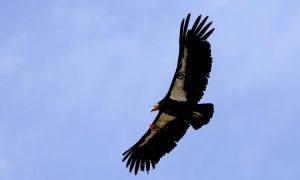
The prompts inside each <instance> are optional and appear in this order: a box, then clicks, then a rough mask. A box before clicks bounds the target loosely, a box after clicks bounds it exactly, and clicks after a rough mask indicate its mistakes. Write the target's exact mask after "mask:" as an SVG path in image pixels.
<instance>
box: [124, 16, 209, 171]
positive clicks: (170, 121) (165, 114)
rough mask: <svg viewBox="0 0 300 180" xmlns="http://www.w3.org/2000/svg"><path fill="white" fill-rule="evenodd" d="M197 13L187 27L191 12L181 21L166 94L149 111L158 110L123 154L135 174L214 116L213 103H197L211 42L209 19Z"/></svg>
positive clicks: (205, 72) (207, 72)
mask: <svg viewBox="0 0 300 180" xmlns="http://www.w3.org/2000/svg"><path fill="white" fill-rule="evenodd" d="M207 18H208V17H206V18H204V19H203V20H202V21H201V22H200V20H201V16H199V17H198V18H197V19H196V21H195V23H194V25H193V27H192V28H191V29H190V30H188V22H189V19H190V14H189V15H188V16H187V18H186V19H183V20H182V23H181V27H180V36H179V44H180V46H179V57H178V64H177V68H176V71H175V74H174V77H173V80H172V83H171V86H170V89H169V91H168V93H167V94H166V96H165V97H164V98H163V99H162V100H161V101H159V102H158V103H157V104H156V105H155V106H153V109H152V110H159V112H158V114H157V116H156V118H155V120H154V121H153V122H152V124H151V125H150V127H149V129H148V131H147V132H146V133H145V134H144V135H143V136H142V138H141V139H140V140H139V141H138V142H137V143H136V144H135V145H133V146H132V147H131V148H130V149H128V150H127V151H125V152H124V153H123V156H124V158H123V161H125V160H127V163H126V167H129V170H130V172H131V171H132V170H133V169H134V172H135V174H136V173H137V172H138V171H139V170H141V171H147V172H148V171H149V170H150V165H151V166H152V168H153V169H154V168H155V165H156V164H157V163H158V161H159V160H160V158H161V157H162V156H164V155H165V154H166V153H169V152H170V151H171V150H172V149H173V148H174V147H175V146H176V145H177V144H176V142H178V141H179V140H180V139H181V138H182V137H183V136H184V134H185V133H186V131H187V129H188V128H189V126H190V125H191V126H192V127H193V128H194V129H195V130H197V129H199V128H201V127H202V126H203V125H205V124H207V123H208V122H209V120H210V118H211V117H212V116H213V111H214V108H213V104H211V103H207V104H198V101H199V100H200V99H201V98H202V96H203V93H204V91H205V89H206V85H207V81H208V77H209V73H210V70H211V63H212V58H211V54H210V53H211V52H210V44H209V43H208V42H207V41H206V39H207V38H208V37H209V36H210V35H211V33H212V32H213V31H214V29H211V30H209V31H208V32H207V30H208V28H209V27H210V25H211V22H210V23H208V24H207V25H205V26H204V24H205V22H206V20H207Z"/></svg>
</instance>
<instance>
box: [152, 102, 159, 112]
mask: <svg viewBox="0 0 300 180" xmlns="http://www.w3.org/2000/svg"><path fill="white" fill-rule="evenodd" d="M158 109H159V104H154V105H153V107H152V109H151V112H153V111H156V110H158Z"/></svg>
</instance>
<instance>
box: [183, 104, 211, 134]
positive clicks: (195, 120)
mask: <svg viewBox="0 0 300 180" xmlns="http://www.w3.org/2000/svg"><path fill="white" fill-rule="evenodd" d="M213 114H214V105H213V104H211V103H207V104H197V105H196V106H195V107H194V109H193V111H192V114H191V116H190V118H189V119H188V121H189V123H190V124H191V126H192V127H193V128H194V129H195V130H197V129H199V128H201V127H202V126H203V125H205V124H207V123H208V122H209V121H210V119H211V118H212V116H213Z"/></svg>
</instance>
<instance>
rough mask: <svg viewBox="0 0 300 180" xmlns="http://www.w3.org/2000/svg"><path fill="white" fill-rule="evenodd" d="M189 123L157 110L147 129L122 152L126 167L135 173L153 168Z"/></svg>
mask: <svg viewBox="0 0 300 180" xmlns="http://www.w3.org/2000/svg"><path fill="white" fill-rule="evenodd" d="M188 128H189V123H188V122H187V121H185V120H183V119H179V118H177V117H175V116H171V115H169V114H166V113H164V112H161V111H160V112H159V113H158V115H157V116H156V118H155V120H154V121H153V123H152V125H151V126H150V128H149V129H148V131H147V132H146V133H145V134H144V135H143V136H142V138H141V139H140V140H139V141H138V142H137V143H136V144H135V145H133V146H132V147H131V148H130V149H128V150H127V151H125V152H124V153H123V156H124V158H123V160H122V161H126V160H127V163H126V167H129V171H130V172H131V171H132V170H133V169H134V172H135V174H137V173H138V171H139V170H141V171H147V173H148V171H149V170H150V165H151V166H152V168H153V169H154V168H155V164H157V163H158V161H159V160H160V158H161V157H162V156H164V155H165V154H166V153H169V152H170V151H171V150H172V149H173V148H174V147H176V142H178V141H179V140H180V139H181V138H182V137H183V136H184V134H185V133H186V131H187V129H188Z"/></svg>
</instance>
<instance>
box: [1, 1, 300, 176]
mask: <svg viewBox="0 0 300 180" xmlns="http://www.w3.org/2000/svg"><path fill="white" fill-rule="evenodd" d="M187 13H191V14H192V20H194V19H195V17H196V16H197V15H198V14H203V15H209V16H210V20H213V21H214V23H213V26H214V27H215V28H216V31H215V32H214V34H213V35H212V36H211V37H210V39H209V41H210V42H211V45H212V55H213V60H214V63H213V68H212V73H211V78H210V80H209V85H208V88H207V91H206V93H205V97H204V98H203V100H202V102H213V103H214V104H215V114H214V118H213V119H212V120H211V122H210V124H209V125H207V126H205V127H204V128H202V129H201V130H199V131H194V130H192V129H190V130H189V131H188V133H187V134H186V136H185V137H184V138H183V139H182V140H181V141H180V142H179V145H178V147H177V148H176V149H175V150H173V151H172V152H171V154H169V155H167V156H166V157H164V158H163V159H162V160H161V161H160V163H159V165H158V166H157V168H156V169H155V170H154V171H151V173H150V174H149V175H146V174H143V173H142V174H139V175H138V177H135V176H134V175H132V174H129V173H128V170H127V169H125V167H124V166H125V165H124V164H123V163H121V153H122V152H123V151H124V150H126V149H127V148H128V147H130V146H131V145H132V144H133V143H135V142H136V141H137V140H138V139H139V138H140V136H141V135H142V134H143V133H144V132H145V130H146V129H147V128H148V125H149V123H150V122H151V121H152V120H153V119H154V117H155V115H156V114H155V113H153V114H150V113H149V111H150V108H151V106H152V104H154V103H155V102H157V101H158V100H160V99H161V98H162V97H163V96H164V95H165V93H166V92H167V90H168V87H169V85H170V81H171V78H172V75H173V72H174V69H175V67H176V63H177V62H176V61H177V55H178V33H179V25H180V21H181V19H182V18H183V17H184V16H186V15H187ZM299 19H300V2H299V1H283V0H273V1H258V0H253V1H245V0H210V1H202V2H200V1H196V0H191V1H178V0H175V1H156V0H154V1H153V0H152V1H137V0H136V1H115V0H112V1H101V0H100V1H96V0H91V1H83V0H75V1H70V0H65V1H57V0H53V1H43V2H42V1H34V0H28V1H26V2H25V1H19V0H15V1H8V0H2V1H0V27H1V28H0V100H1V101H0V179H1V180H48V179H49V180H53V179H55V180H66V179H67V180H68V179H70V180H77V179H78V180H82V179H113V180H114V179H124V180H127V179H134V178H135V179H136V178H138V179H145V180H147V179H156V180H166V179H173V180H177V179H178V180H182V179H203V180H214V179H215V180H217V179H230V180H232V179H234V180H235V179H236V180H240V179H242V180H253V179H273V180H277V179H278V180H279V179H299V177H300V168H299V162H300V156H299V154H298V152H299V151H300V143H299V137H300V132H299V130H298V127H299V126H300V122H299V117H300V111H299V109H298V107H299V105H300V104H299V102H300V98H299V93H298V92H299V91H300V84H299V80H298V78H299V76H300V72H299V66H300V61H299V58H298V57H299V55H300V51H299V50H300V42H299V37H298V33H299V32H300V21H299Z"/></svg>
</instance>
